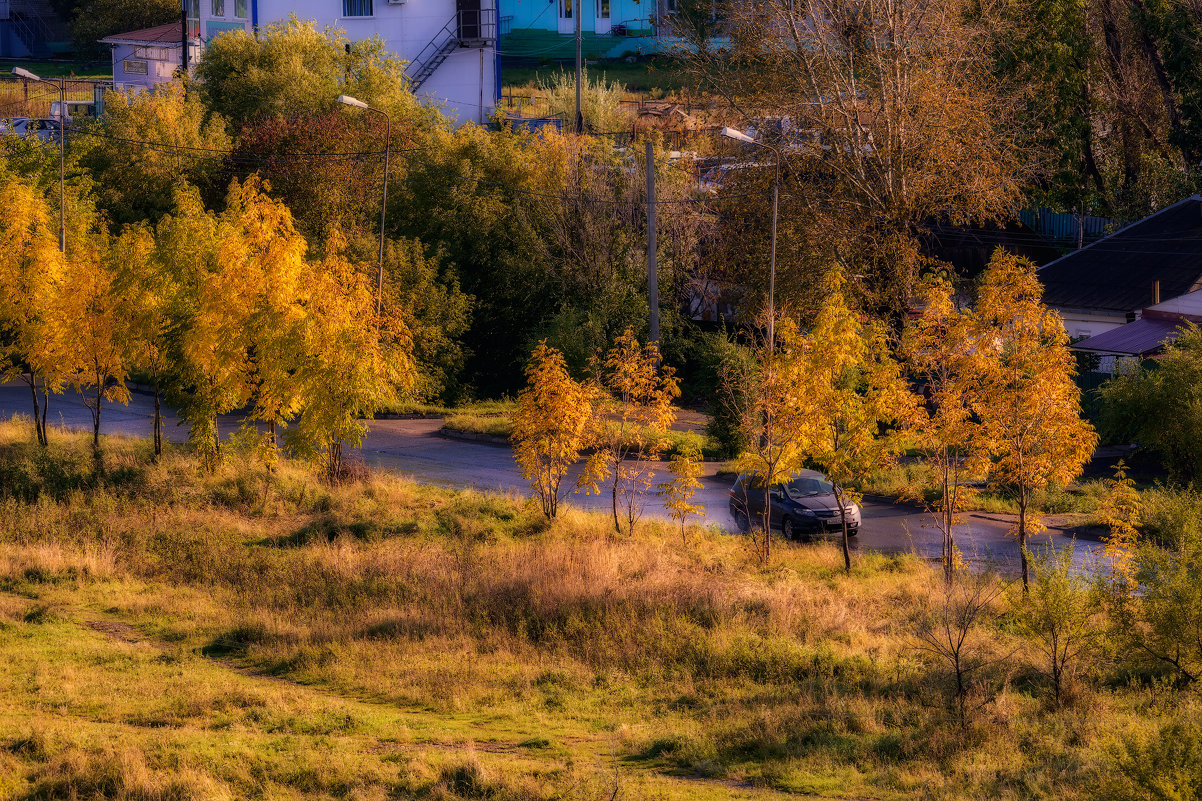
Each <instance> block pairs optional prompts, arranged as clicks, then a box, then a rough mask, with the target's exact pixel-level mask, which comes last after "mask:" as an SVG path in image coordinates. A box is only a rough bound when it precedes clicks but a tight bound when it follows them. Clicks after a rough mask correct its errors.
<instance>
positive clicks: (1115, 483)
mask: <svg viewBox="0 0 1202 801" xmlns="http://www.w3.org/2000/svg"><path fill="white" fill-rule="evenodd" d="M1143 514H1144V504H1143V501H1142V500H1141V499H1140V497H1139V490H1137V489H1136V488H1135V482H1134V481H1133V480H1132V479H1131V478H1130V476H1128V475H1127V465H1126V464H1124V463H1123V461H1122V460H1121V459H1120V460H1119V463H1118V464H1116V465H1115V466H1114V477H1113V478H1110V479H1107V481H1106V497H1105V498H1103V499H1102V503H1101V504H1100V505H1099V507H1098V519H1099V520H1100V521H1101V522H1102V525H1104V526H1106V527H1107V528H1109V529H1110V536H1108V537H1106V550H1105V555H1106V561H1107V562H1109V563H1110V576H1111V579H1112V580H1113V582H1114V584H1115V586H1117V587H1119V588H1121V589H1123V590H1125V591H1131V590H1133V589H1135V553H1134V548H1135V544H1136V543H1137V542H1138V541H1139V525H1140V522H1141V520H1142V518H1143Z"/></svg>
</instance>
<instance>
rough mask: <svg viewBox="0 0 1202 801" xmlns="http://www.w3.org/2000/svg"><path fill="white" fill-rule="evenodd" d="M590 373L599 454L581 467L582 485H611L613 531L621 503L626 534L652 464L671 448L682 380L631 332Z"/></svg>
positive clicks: (617, 528) (648, 482) (616, 528)
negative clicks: (592, 379) (583, 478)
mask: <svg viewBox="0 0 1202 801" xmlns="http://www.w3.org/2000/svg"><path fill="white" fill-rule="evenodd" d="M594 372H595V389H596V398H597V403H596V405H595V406H594V416H593V421H592V428H593V435H592V436H593V438H594V442H595V443H596V448H597V450H596V453H595V454H594V455H593V456H592V457H590V458H589V460H588V464H587V466H586V468H585V475H586V476H587V478H586V481H587V482H588V483H589V484H590V485H591V486H592V487H596V485H598V484H600V483H603V482H606V481H608V482H609V484H610V487H609V490H610V507H611V510H612V512H613V519H614V533H616V534H621V533H622V521H621V520H620V519H619V517H618V503H619V500H621V503H622V507H623V512H624V517H625V522H626V531H627V532H628V533H629V532H631V531H633V530H634V525H635V523H636V522H638V517H639V513H640V511H641V504H640V502H641V498H642V496H643V494H644V493H645V492H646V491H647V490H649V489H650V488H651V481H652V479H653V478H654V476H655V471H654V470H653V468H652V467H651V466H650V462H651V460H654V459H657V458H658V457H659V456H660V454H662V453H663V452H664V450H666V449H667V447H668V445H669V444H670V443H669V440H668V439H667V434H668V429H669V428H671V426H672V423H673V422H675V420H676V408H675V407H674V406H673V405H672V401H673V400H674V399H675V398H677V397H678V396H679V395H680V382H679V381H678V380H677V378H676V374H675V371H674V370H672V368H670V367H664V366H663V365H662V364H661V363H660V355H659V347H658V345H656V343H654V342H652V343H649V344H647V345H643V344H642V343H641V342H639V340H638V338H637V337H635V335H634V330H633V329H630V328H628V329H626V332H625V333H624V334H622V335H621V336H619V337H618V338H617V340H616V341H615V342H614V346H613V348H611V349H610V351H609V352H608V353H606V354H605V356H604V358H602V359H599V360H598V361H597V362H596V364H595V365H594Z"/></svg>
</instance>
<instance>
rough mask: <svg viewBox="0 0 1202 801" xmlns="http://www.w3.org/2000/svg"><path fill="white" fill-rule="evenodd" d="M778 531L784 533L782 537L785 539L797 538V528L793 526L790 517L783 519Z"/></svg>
mask: <svg viewBox="0 0 1202 801" xmlns="http://www.w3.org/2000/svg"><path fill="white" fill-rule="evenodd" d="M780 533H781V534H782V535H784V538H785V539H787V540H795V539H797V529H796V528H794V526H793V519H792V518H789V517H786V518H785V519H784V521H783V522H782V523H781V524H780Z"/></svg>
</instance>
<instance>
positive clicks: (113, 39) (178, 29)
mask: <svg viewBox="0 0 1202 801" xmlns="http://www.w3.org/2000/svg"><path fill="white" fill-rule="evenodd" d="M183 38H184V25H183V23H182V22H169V23H167V24H166V25H156V26H154V27H153V28H143V29H142V30H140V31H130V32H129V33H114V34H113V35H112V36H106V37H104V38H103V39H101V40H100V41H101V42H103V43H105V44H140V45H158V46H159V47H179V46H180V42H181V41H182V40H183Z"/></svg>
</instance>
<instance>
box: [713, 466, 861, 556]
mask: <svg viewBox="0 0 1202 801" xmlns="http://www.w3.org/2000/svg"><path fill="white" fill-rule="evenodd" d="M768 503H769V506H770V511H769V516H768V524H769V526H770V527H771V528H773V529H779V530H780V532H781V534H782V535H783V536H784V537H785V538H786V539H803V538H809V537H813V536H821V535H823V534H827V533H833V532H840V533H842V531H843V519H842V516H841V515H840V513H839V502H838V500H837V499H836V497H835V486H834V485H833V484H831V482H830V481H829V480H828V479H827V477H826V476H825V475H823V474H822V473H819V472H817V471H816V470H802V471H800V472H798V473H795V474H794V475H793V477H792V478H791V479H790V480H789V481H786V482H783V483H781V484H778V485H776V486H775V487H772V488H771V490H769V492H768ZM844 508H845V509H846V510H847V534H848V536H850V537H854V536H855V535H856V534H858V533H859V531H860V518H861V513H860V507H859V505H857V504H855V503H852V502H851V501H847V502H846V504H845V507H844ZM730 516H731V517H733V518H734V520H735V525H736V526H738V528H739V531H744V532H745V531H749V530H750V529H751V527H752V526H753V525H754V526H757V527H758V526H762V525H763V523H762V521H763V519H764V485H763V482H761V481H760V480H759V476H757V475H756V474H754V473H744V474H743V475H740V476H739V477H738V479H736V480H735V483H734V486H733V487H731V488H730Z"/></svg>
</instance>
